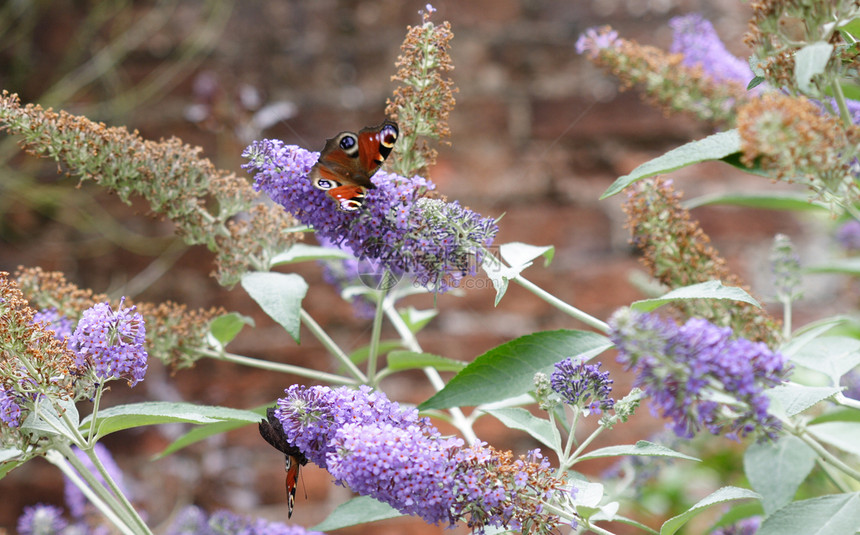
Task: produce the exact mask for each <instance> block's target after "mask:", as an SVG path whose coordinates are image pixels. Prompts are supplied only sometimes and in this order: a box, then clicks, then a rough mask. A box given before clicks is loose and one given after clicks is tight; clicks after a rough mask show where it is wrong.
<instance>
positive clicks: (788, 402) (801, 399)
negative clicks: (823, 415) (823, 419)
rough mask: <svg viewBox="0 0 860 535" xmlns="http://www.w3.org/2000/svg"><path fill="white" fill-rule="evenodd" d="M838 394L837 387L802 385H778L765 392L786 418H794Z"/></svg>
mask: <svg viewBox="0 0 860 535" xmlns="http://www.w3.org/2000/svg"><path fill="white" fill-rule="evenodd" d="M837 392H839V388H838V387H833V386H804V385H794V384H789V385H779V386H776V387H774V388H771V389H770V390H767V391H765V395H766V396H767V397H769V398H770V399H771V400H772V401H773V402H774V403H775V404H777V405H778V406H779V407H781V408H782V409H783V410H784V411H785V415H786V416H789V417H791V416H795V415H797V414H800V413H801V412H803V411H805V410H806V409H808V408H809V407H812V406H813V405H815V404H816V403H818V402H819V401H822V400H825V399H827V398H829V397H831V396H833V395H835V394H836V393H837Z"/></svg>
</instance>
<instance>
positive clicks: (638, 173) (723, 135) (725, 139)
mask: <svg viewBox="0 0 860 535" xmlns="http://www.w3.org/2000/svg"><path fill="white" fill-rule="evenodd" d="M740 150H741V138H740V136H739V135H738V131H737V130H728V131H726V132H719V133H717V134H713V135H710V136H708V137H706V138H704V139H699V140H697V141H691V142H690V143H687V144H686V145H682V146H680V147H678V148H676V149H673V150H670V151H669V152H667V153H666V154H663V155H662V156H658V157H657V158H654V159H653V160H651V161H648V162H645V163H643V164H642V165H640V166H639V167H637V168H636V169H634V170H633V172H631V173H630V174H629V175H624V176H622V177H619V178H618V179H617V180H616V181H615V182H613V184H612V185H611V186H609V189H607V190H606V192H604V193H603V195H601V196H600V198H601V199H605V198H607V197H611V196H612V195H615V194H616V193H618V192H620V191H621V190H623V189H624V188H626V187H627V186H629V185H631V184H633V183H634V182H636V181H637V180H641V179H643V178H648V177H650V176H654V175H659V174H662V173H668V172H670V171H674V170H675V169H680V168H682V167H686V166H688V165H692V164H694V163H699V162H704V161H708V160H719V159H721V158H725V157H726V156H728V155H730V154H734V153H736V152H740Z"/></svg>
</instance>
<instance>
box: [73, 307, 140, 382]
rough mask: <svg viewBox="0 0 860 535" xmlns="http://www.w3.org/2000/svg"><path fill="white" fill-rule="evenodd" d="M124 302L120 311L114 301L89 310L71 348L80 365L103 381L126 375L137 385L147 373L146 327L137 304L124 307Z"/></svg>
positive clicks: (82, 317)
mask: <svg viewBox="0 0 860 535" xmlns="http://www.w3.org/2000/svg"><path fill="white" fill-rule="evenodd" d="M123 301H125V298H123V299H122V300H121V301H120V305H119V308H118V310H116V311H114V310H113V309H112V308H111V306H110V303H98V304H96V305H94V306H93V307H91V308H89V309H87V310H85V311H84V313H83V315H82V316H81V321H80V322H78V326H77V328H76V329H75V332H74V334H73V335H72V337H71V338H70V339H69V347H70V348H71V349H73V350H74V352H75V365H76V366H78V368H80V369H92V371H93V373H94V374H95V376H96V378H98V380H100V381H104V380H108V379H120V378H123V379H126V380H127V381H128V384H129V386H134V385H136V384H137V383H139V382H140V381H142V380H143V376H144V375H145V374H146V368H147V364H146V358H147V353H146V349H145V348H144V342H145V338H146V329H145V327H144V324H143V317H142V316H141V315H140V314H139V313H137V312H135V307H131V308H123V306H122V304H123Z"/></svg>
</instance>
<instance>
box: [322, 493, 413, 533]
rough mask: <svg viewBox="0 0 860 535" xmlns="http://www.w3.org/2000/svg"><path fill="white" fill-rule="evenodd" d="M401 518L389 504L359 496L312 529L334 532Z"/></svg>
mask: <svg viewBox="0 0 860 535" xmlns="http://www.w3.org/2000/svg"><path fill="white" fill-rule="evenodd" d="M399 516H403V514H402V513H401V512H400V511H398V510H397V509H395V508H393V507H391V506H390V505H388V504H387V503H382V502H380V501H379V500H376V499H374V498H371V497H370V496H359V497H357V498H353V499H351V500H349V501H348V502H346V503H344V504H341V505H339V506H338V507H337V509H335V510H334V511H332V513H331V514H330V515H328V518H326V519H325V520H323V521H322V522H320V523H319V524H317V525H316V526H314V527H312V528H310V529H311V530H313V531H332V530H335V529H341V528H345V527H349V526H357V525H358V524H364V523H367V522H376V521H377V520H386V519H389V518H397V517H399Z"/></svg>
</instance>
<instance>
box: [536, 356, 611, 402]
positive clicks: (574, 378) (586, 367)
mask: <svg viewBox="0 0 860 535" xmlns="http://www.w3.org/2000/svg"><path fill="white" fill-rule="evenodd" d="M550 384H551V385H552V389H553V391H555V393H556V394H558V395H559V396H561V398H562V399H563V400H564V402H565V403H567V404H568V405H571V406H574V407H579V408H581V409H585V410H586V411H587V412H591V413H596V414H600V413H601V412H603V411H608V410H611V409H612V407H613V406H614V405H615V400H614V399H612V398H611V397H609V392H610V391H612V379H610V378H609V372H601V371H600V363H599V362H598V363H597V364H586V363H585V360H583V359H573V358H566V359H564V360H562V361H561V362H558V363H556V365H555V371H553V372H552V375H551V376H550Z"/></svg>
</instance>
